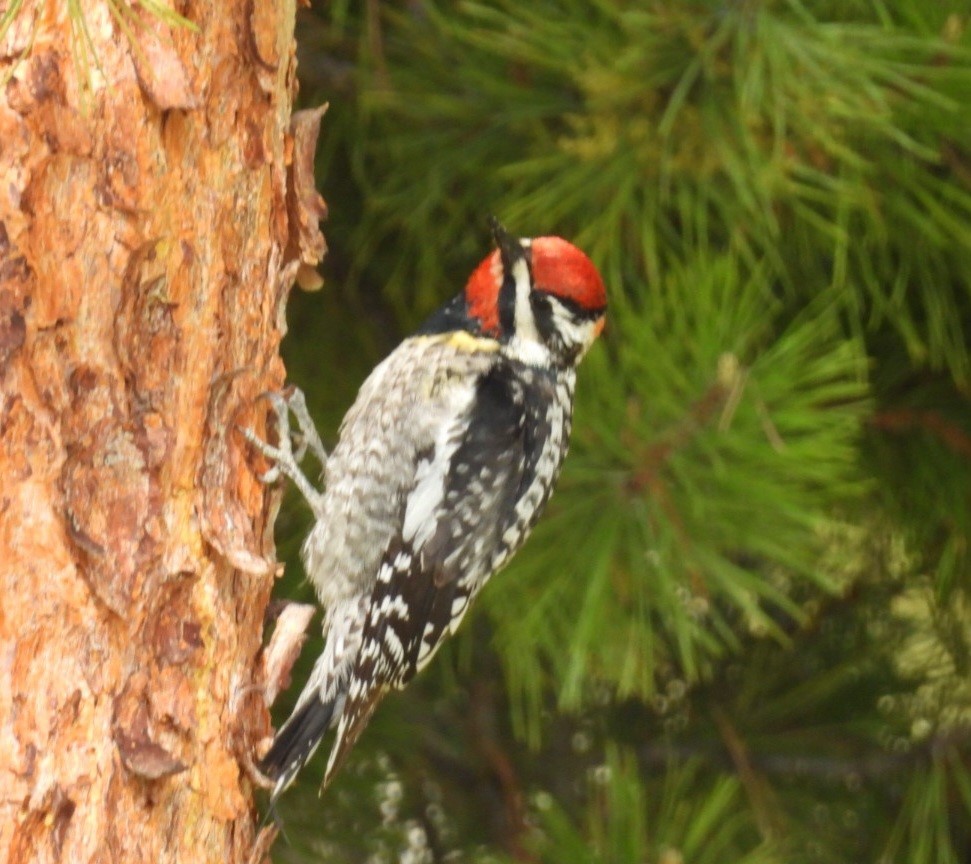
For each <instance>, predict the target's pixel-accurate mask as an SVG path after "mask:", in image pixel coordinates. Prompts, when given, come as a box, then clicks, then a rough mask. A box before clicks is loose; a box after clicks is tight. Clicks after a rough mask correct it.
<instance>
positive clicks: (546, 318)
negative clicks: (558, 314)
mask: <svg viewBox="0 0 971 864" xmlns="http://www.w3.org/2000/svg"><path fill="white" fill-rule="evenodd" d="M529 305H530V307H531V309H532V312H533V320H534V321H535V322H536V332H537V333H539V337H540V339H542V340H543V343H544V344H546V345H548V344H549V343H550V340H551V339H553V338H554V337H555V336H556V332H555V331H556V323H555V322H554V321H553V302H552V301H551V300H550V298H549V295H548V294H543V293H542V292H540V291H531V292H530V293H529Z"/></svg>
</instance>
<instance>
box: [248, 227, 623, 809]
mask: <svg viewBox="0 0 971 864" xmlns="http://www.w3.org/2000/svg"><path fill="white" fill-rule="evenodd" d="M492 230H493V234H494V237H495V241H496V246H497V248H496V249H495V251H493V252H492V254H490V255H489V256H488V257H486V258H485V259H484V260H483V261H482V262H481V263H480V264H479V266H478V267H477V268H476V269H475V271H474V272H473V273H472V275H471V277H470V278H469V280H468V283H467V284H466V286H465V290H464V291H463V292H462V293H460V294H459V295H458V296H456V297H455V298H454V299H453V300H452V301H451V302H449V303H447V304H446V305H445V306H443V307H442V308H441V309H440V310H439V311H438V312H436V313H435V314H434V315H432V317H431V318H430V319H429V320H428V321H427V322H426V323H425V324H424V326H423V327H421V329H419V330H418V332H417V333H415V334H414V335H413V336H410V337H408V338H407V339H405V340H404V341H403V342H402V343H401V344H400V345H399V346H398V347H397V348H396V349H395V350H394V351H393V352H392V353H391V354H390V355H389V356H388V357H387V358H386V359H385V360H384V361H383V362H382V363H380V364H379V365H378V366H377V367H376V368H375V369H374V371H373V372H372V373H371V375H370V376H369V377H368V378H367V380H366V381H365V382H364V384H363V385H362V386H361V389H360V392H359V393H358V395H357V399H356V401H355V402H354V404H353V406H352V407H351V408H350V410H349V411H348V412H347V415H346V416H345V418H344V420H343V422H342V424H341V427H340V433H339V440H338V443H337V445H336V447H335V449H334V450H333V452H332V453H331V454H330V455H329V456H328V455H327V454H326V453H325V452H324V448H323V446H322V444H321V442H320V438H319V436H318V435H317V432H316V430H315V429H314V427H313V423H312V421H311V420H310V418H309V416H308V414H307V411H306V405H305V403H304V401H303V398H302V395H301V394H300V392H299V391H293V395H292V396H291V397H289V398H285V397H283V396H282V395H279V394H277V395H276V396H275V397H274V398H273V402H274V408H275V411H276V416H277V427H278V433H279V439H280V441H279V443H278V444H277V445H276V446H270V445H268V444H266V443H264V442H263V441H261V440H260V439H259V438H257V437H256V436H255V435H254V434H253V433H252V432H247V433H246V437H247V438H248V439H249V440H250V441H251V442H252V443H253V444H254V445H255V446H256V447H257V448H258V449H259V450H260V451H261V452H262V453H264V455H266V456H267V458H268V459H269V460H270V461H271V463H272V464H273V468H272V469H271V471H270V472H268V474H267V475H265V476H264V479H266V480H269V481H272V480H275V479H276V478H277V477H279V476H280V474H281V473H282V474H285V475H287V476H288V477H290V478H291V479H292V480H293V481H294V482H295V483H296V484H297V485H298V487H299V488H300V490H301V492H302V493H303V494H304V496H305V497H306V498H307V499H308V501H309V503H310V506H311V507H312V509H313V511H314V516H315V520H316V521H315V524H314V526H313V528H312V530H311V531H310V534H309V535H308V537H307V539H306V541H305V542H304V545H303V550H302V556H303V561H304V564H305V566H306V572H307V574H308V577H309V579H310V580H311V582H312V583H313V585H314V587H315V588H316V591H317V595H318V597H319V599H320V603H321V605H322V606H323V608H324V610H325V612H324V634H325V645H324V650H323V653H322V654H321V655H320V657H319V658H318V659H317V661H316V664H315V666H314V668H313V671H312V672H311V674H310V677H309V679H308V680H307V683H306V684H305V685H304V688H303V691H302V692H301V694H300V697H299V699H298V700H297V704H296V707H295V708H294V710H293V713H292V714H291V716H290V718H289V719H288V720H287V721H286V723H284V724H283V726H282V727H281V728H280V729H279V731H278V732H277V734H276V737H275V738H274V740H273V744H272V745H271V747H270V750H269V752H268V753H267V754H266V756H265V757H263V759H262V761H261V763H260V769H261V771H262V772H263V773H264V774H265V775H266V776H268V777H269V778H270V779H271V780H272V781H275V786H274V788H273V792H272V801H274V802H275V801H276V798H277V797H278V796H279V795H280V793H281V792H282V791H283V790H284V789H286V787H287V786H289V784H290V783H291V782H292V781H293V779H294V777H296V775H297V773H298V772H299V771H300V769H301V768H302V767H303V765H304V764H305V763H306V762H307V760H308V759H310V757H311V755H312V754H313V753H314V751H315V750H316V748H317V746H318V745H319V744H320V742H321V740H322V738H323V737H324V735H325V734H326V732H327V730H328V729H329V728H331V727H333V726H336V727H337V734H336V738H335V740H334V743H333V745H332V748H331V751H330V758H329V760H328V763H327V769H326V772H325V775H324V781H323V787H322V788H324V787H326V786H327V784H328V783H329V782H330V780H331V779H332V778H333V776H334V773H335V772H336V771H337V769H338V768H339V767H340V766H341V764H342V763H343V761H344V759H345V758H346V756H347V754H348V751H349V750H350V748H351V747H352V746H353V745H354V743H355V742H356V741H357V739H358V737H359V736H360V734H361V732H362V730H363V729H364V727H365V725H366V724H367V722H368V720H369V719H370V717H371V715H372V713H373V712H374V710H375V708H376V706H377V705H378V703H379V702H380V700H381V698H382V697H383V696H384V695H385V693H387V692H388V691H389V690H391V689H400V688H402V687H404V686H405V685H406V684H407V683H408V682H409V681H410V680H411V679H412V678H413V677H414V676H415V674H416V673H417V672H419V671H420V670H421V669H422V668H423V667H424V666H425V665H426V664H427V663H428V662H429V660H431V658H432V657H433V656H434V654H435V652H436V650H437V649H438V647H439V645H441V643H442V641H443V640H444V639H445V637H447V636H448V635H450V634H451V633H454V632H455V630H456V628H457V627H458V626H459V624H460V622H461V621H462V618H463V617H464V616H465V614H466V612H467V611H468V609H469V606H470V605H471V604H472V601H473V600H474V599H475V597H476V595H477V594H478V593H479V591H480V590H481V589H482V586H483V585H485V583H486V581H487V580H488V579H489V577H490V576H491V575H492V574H493V573H495V572H496V571H497V570H498V569H499V568H501V567H502V566H503V565H504V564H505V563H506V562H507V561H508V560H509V558H510V556H512V555H513V553H515V552H516V550H517V549H519V547H520V546H521V545H522V543H523V541H524V540H525V539H526V537H527V536H528V534H529V532H530V530H531V529H532V527H533V525H534V524H535V523H536V520H537V519H538V518H539V516H540V513H541V512H542V511H543V508H544V507H545V505H546V502H547V501H548V500H549V497H550V493H551V492H552V490H553V486H554V484H555V482H556V479H557V476H558V475H559V473H560V467H561V466H562V464H563V459H564V457H565V455H566V451H567V445H568V442H569V437H570V428H571V423H572V414H573V395H574V385H575V382H576V367H577V365H578V364H579V362H580V360H581V359H582V358H583V356H584V354H585V353H586V352H587V350H588V349H589V348H590V346H591V345H592V344H593V342H594V340H595V339H596V338H597V336H598V335H599V334H600V332H601V330H602V329H603V326H604V320H605V314H606V307H607V297H606V292H605V290H604V284H603V281H602V280H601V278H600V275H599V274H598V272H597V270H596V268H595V267H594V265H593V263H592V262H591V261H590V259H589V258H588V257H587V256H586V255H585V254H584V253H583V252H581V251H580V250H579V249H578V248H577V247H576V246H574V245H572V244H571V243H568V242H567V241H566V240H563V239H562V238H560V237H537V238H533V239H516V238H514V237H512V236H510V235H509V234H507V233H506V232H505V230H504V229H503V228H502V226H500V225H499V224H498V222H496V221H495V220H492ZM291 412H292V413H293V415H294V417H295V418H296V420H297V422H298V424H299V427H300V433H301V438H302V444H301V447H300V448H298V449H297V452H296V453H294V451H293V449H292V445H291V434H290V426H289V415H290V413H291ZM308 445H309V446H310V447H311V448H312V449H313V451H314V452H315V454H316V455H317V457H318V459H319V460H320V461H321V464H322V466H323V469H324V471H323V477H324V491H322V492H318V491H317V490H316V489H315V488H314V487H313V485H312V484H311V483H310V482H309V481H308V480H307V478H306V477H305V476H304V475H303V473H302V472H301V470H300V468H299V467H298V463H299V460H300V459H301V458H302V457H303V455H304V453H305V451H306V447H307V446H308Z"/></svg>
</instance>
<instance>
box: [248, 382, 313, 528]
mask: <svg viewBox="0 0 971 864" xmlns="http://www.w3.org/2000/svg"><path fill="white" fill-rule="evenodd" d="M261 398H264V399H266V400H268V401H269V403H270V405H271V407H272V409H273V413H274V415H275V417H276V429H277V437H278V443H277V445H276V446H274V445H272V444H269V443H267V442H266V441H264V440H263V439H262V438H260V437H259V436H258V435H257V434H256V433H255V432H253V430H252V429H247V428H245V427H240V431H241V432H242V433H243V437H244V438H245V439H246V440H247V441H248V442H249V443H250V444H251V445H252V446H253V447H254V448H255V449H256V450H258V451H259V452H260V453H262V454H263V456H264V457H265V458H266V459H267V460H269V462H270V463H271V467H270V468H269V469H268V470H266V471H264V472H263V473H262V474H260V475H259V478H260V481H261V482H263V483H267V484H270V483H276V482H277V481H278V480H279V479H280V477H281V476H283V475H285V476H287V477H289V478H290V479H291V480H292V481H293V483H294V485H295V486H296V487H297V488H298V489H299V490H300V492H301V494H302V495H303V496H304V498H306V499H307V501H308V502H309V504H310V506H311V508H312V509H313V510H314V513H319V511H320V506H321V501H322V498H323V496H322V495H321V493H320V492H319V491H318V490H317V489H316V488H314V485H313V484H312V483H311V482H310V481H309V480H308V479H307V476H306V475H305V474H304V473H303V471H302V470H301V468H300V462H301V460H302V459H303V458H304V456H305V455H306V454H307V450H308V448H309V449H310V451H311V452H312V453H313V454H314V457H315V458H316V459H317V461H318V462H319V463H320V465H321V467H324V466H326V464H327V451H326V450H325V449H324V445H323V442H322V441H321V440H320V435H319V434H318V433H317V428H316V427H315V426H314V423H313V420H311V418H310V412H308V411H307V400H306V398H305V397H304V395H303V391H301V390H299V389H298V388H296V387H292V388H290V389H289V392H288V393H287V394H286V395H284V394H282V393H264V394H262V396H261ZM291 413H292V414H293V416H294V417H295V418H296V420H297V431H296V433H294V431H293V430H291V428H290V414H291ZM294 437H297V444H296V449H294Z"/></svg>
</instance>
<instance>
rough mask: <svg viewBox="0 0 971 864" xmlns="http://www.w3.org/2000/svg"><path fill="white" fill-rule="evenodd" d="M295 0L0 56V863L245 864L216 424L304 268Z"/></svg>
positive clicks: (231, 508)
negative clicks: (294, 122) (294, 110)
mask: <svg viewBox="0 0 971 864" xmlns="http://www.w3.org/2000/svg"><path fill="white" fill-rule="evenodd" d="M294 2H295V0H276V2H269V0H259V2H253V0H250V2H235V3H230V2H222V3H210V2H209V0H205V2H199V0H190V2H184V3H182V4H181V6H180V7H179V8H178V10H177V11H179V12H180V13H181V14H183V15H184V16H185V17H186V18H188V19H189V20H190V21H192V22H193V23H194V24H195V25H197V27H198V31H195V30H193V29H191V28H186V27H183V26H167V25H165V24H163V23H162V22H160V21H159V20H158V19H157V18H153V17H152V16H150V15H149V14H148V13H146V12H145V11H144V10H143V9H141V10H140V9H138V8H135V9H132V8H130V7H128V6H127V5H122V4H120V3H118V2H117V0H116V2H115V3H114V7H113V8H114V11H112V8H110V7H109V5H108V3H107V2H99V0H90V2H89V0H83V2H81V3H80V4H79V5H80V11H81V13H82V16H83V22H82V20H81V19H80V18H78V17H74V18H73V19H72V18H71V17H70V16H69V14H68V9H69V6H70V5H72V4H68V3H66V2H47V3H43V2H39V0H38V2H36V3H31V2H30V0H28V2H26V3H25V5H24V7H23V9H22V10H21V11H20V13H19V14H18V15H17V17H16V18H15V20H14V22H13V25H12V26H11V27H10V28H9V30H8V31H7V33H6V35H5V36H3V37H2V39H0V180H2V182H0V592H2V598H3V600H2V604H0V718H2V719H0V860H3V861H10V862H26V861H31V862H34V861H63V862H72V864H73V862H88V861H92V862H94V861H97V862H107V861H147V862H153V864H155V862H167V861H172V862H182V864H188V862H202V861H219V862H221V864H223V862H238V861H247V860H253V861H256V860H259V859H261V858H262V852H261V849H260V848H256V847H254V843H255V842H256V838H255V824H254V813H253V808H252V803H251V797H252V795H251V793H252V784H251V781H250V779H249V776H248V775H247V773H246V772H245V770H244V767H245V765H246V764H247V760H249V759H250V755H251V754H252V752H253V750H254V747H255V746H256V744H257V743H258V742H259V741H260V740H261V739H262V738H263V737H265V736H266V734H267V733H268V731H269V726H268V717H267V713H266V708H265V705H264V702H263V699H262V697H261V695H260V691H259V690H258V689H256V688H258V687H259V685H260V684H261V673H260V672H259V664H258V660H259V652H260V645H261V636H262V629H263V613H264V608H265V606H266V603H267V599H268V597H269V593H270V589H271V587H272V582H273V574H274V570H275V567H274V565H273V560H272V558H273V547H272V537H271V535H270V534H269V532H268V531H267V522H268V520H269V517H270V516H271V515H272V512H271V511H272V510H273V503H274V498H273V497H272V496H267V494H266V492H265V490H264V488H263V487H262V486H261V485H260V483H259V482H258V480H257V478H256V477H255V475H254V473H253V472H252V471H251V469H250V468H249V467H248V460H249V459H250V458H251V457H250V453H249V451H248V450H247V448H246V446H245V442H244V441H243V440H242V438H241V437H240V436H239V434H238V432H237V431H236V429H235V427H236V425H237V424H241V425H256V424H257V420H258V418H259V417H261V416H264V415H265V413H266V411H265V407H263V406H261V405H260V404H259V403H255V402H254V400H255V398H256V396H257V395H258V394H259V393H261V392H263V391H265V390H270V389H277V388H279V387H280V386H281V384H282V381H283V368H282V364H281V362H280V359H279V357H278V353H277V349H278V347H279V341H280V338H281V336H282V329H283V319H282V315H281V310H282V308H283V303H284V301H285V297H286V293H287V291H288V289H289V286H290V284H291V283H292V281H293V279H294V277H295V276H296V275H297V271H298V269H299V268H300V267H301V266H303V265H307V264H313V263H316V260H317V259H319V257H320V255H322V253H323V238H322V237H321V236H320V235H319V233H318V232H317V216H319V215H321V206H320V205H321V204H322V202H320V200H319V198H317V197H316V195H315V193H314V192H313V190H312V188H308V187H306V186H304V187H302V188H301V187H300V183H299V181H300V180H301V176H302V178H303V179H304V180H306V174H307V170H308V163H307V161H306V160H307V158H309V157H308V156H307V153H308V152H309V153H310V154H311V156H312V148H313V142H314V141H315V140H316V124H317V121H319V116H320V114H319V112H318V113H315V114H314V115H311V116H310V117H309V119H307V120H305V123H304V124H303V127H304V128H302V129H300V128H298V126H294V127H293V129H292V131H291V116H290V115H291V106H292V98H293V95H294V92H295V77H294V76H295V63H296V61H295V54H294V41H293V31H294V14H295V9H294ZM8 3H9V0H8ZM125 3H126V4H127V0H125ZM4 8H5V6H4V3H3V2H2V0H0V20H2V17H3V10H4ZM119 9H121V10H122V11H123V12H124V14H123V15H121V17H119V14H120V13H119V12H118V10H119ZM301 154H302V156H303V159H301ZM295 156H296V158H294V157H295ZM294 161H295V162H296V164H295V165H293V164H291V163H292V162H294ZM301 172H302V174H301ZM295 174H296V175H298V176H297V178H296V179H297V181H298V183H297V188H294V183H293V180H294V175H295ZM311 182H312V181H311ZM301 260H302V263H301Z"/></svg>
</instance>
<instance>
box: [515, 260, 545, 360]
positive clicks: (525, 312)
mask: <svg viewBox="0 0 971 864" xmlns="http://www.w3.org/2000/svg"><path fill="white" fill-rule="evenodd" d="M512 275H513V279H514V280H515V282H516V335H517V336H519V337H520V338H521V339H528V340H531V341H533V342H539V333H537V332H536V320H535V319H534V318H533V308H532V306H531V305H530V303H529V292H530V291H531V290H532V280H531V279H530V278H529V266H528V265H527V264H526V259H525V258H519V259H518V260H517V261H516V262H515V263H514V264H513V265H512Z"/></svg>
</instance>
